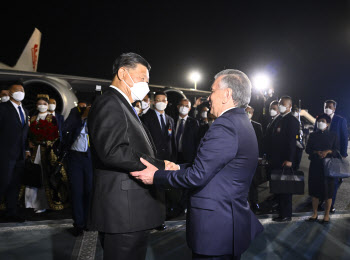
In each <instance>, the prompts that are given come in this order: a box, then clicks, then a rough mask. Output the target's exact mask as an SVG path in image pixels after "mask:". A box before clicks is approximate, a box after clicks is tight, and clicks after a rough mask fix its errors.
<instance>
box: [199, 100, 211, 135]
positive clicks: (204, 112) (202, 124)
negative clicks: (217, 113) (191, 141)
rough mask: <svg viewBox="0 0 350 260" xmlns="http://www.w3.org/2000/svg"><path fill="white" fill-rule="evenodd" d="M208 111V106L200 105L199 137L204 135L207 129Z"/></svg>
mask: <svg viewBox="0 0 350 260" xmlns="http://www.w3.org/2000/svg"><path fill="white" fill-rule="evenodd" d="M208 112H209V108H207V107H205V106H204V107H202V109H201V113H200V120H199V138H200V139H202V138H203V137H204V135H205V133H206V132H207V131H208V129H209V120H208Z"/></svg>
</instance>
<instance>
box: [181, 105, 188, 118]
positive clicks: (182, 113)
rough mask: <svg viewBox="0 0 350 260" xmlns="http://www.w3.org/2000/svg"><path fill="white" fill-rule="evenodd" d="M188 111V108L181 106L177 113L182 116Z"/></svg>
mask: <svg viewBox="0 0 350 260" xmlns="http://www.w3.org/2000/svg"><path fill="white" fill-rule="evenodd" d="M189 111H190V109H189V108H188V107H184V106H181V107H180V108H179V113H180V114H181V115H183V116H185V115H187V114H188V112H189Z"/></svg>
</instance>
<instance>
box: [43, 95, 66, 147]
mask: <svg viewBox="0 0 350 260" xmlns="http://www.w3.org/2000/svg"><path fill="white" fill-rule="evenodd" d="M47 112H48V113H49V114H51V115H53V116H54V117H56V120H57V124H58V130H59V131H60V139H61V140H62V128H63V125H64V117H63V115H61V114H59V113H57V112H56V100H55V99H54V98H50V99H49V108H48V110H47Z"/></svg>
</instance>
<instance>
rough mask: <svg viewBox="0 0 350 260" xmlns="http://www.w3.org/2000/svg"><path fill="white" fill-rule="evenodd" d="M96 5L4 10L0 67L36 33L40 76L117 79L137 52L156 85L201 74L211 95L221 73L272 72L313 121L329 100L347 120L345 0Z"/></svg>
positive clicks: (349, 43) (349, 22)
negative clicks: (115, 66) (120, 61)
mask: <svg viewBox="0 0 350 260" xmlns="http://www.w3.org/2000/svg"><path fill="white" fill-rule="evenodd" d="M71 2H73V1H71ZM100 2H101V3H100ZM100 2H96V3H94V4H86V3H85V4H84V5H79V6H78V5H77V4H75V3H69V4H64V3H63V2H56V5H54V4H50V5H49V6H42V5H39V4H38V3H37V2H35V3H34V2H33V3H31V4H30V5H28V6H26V7H24V6H20V5H17V6H12V7H8V8H3V7H2V10H3V12H2V13H3V14H2V15H1V17H0V20H1V32H2V37H1V41H0V61H2V62H5V63H7V64H9V65H11V66H13V65H14V64H15V63H16V61H17V59H18V57H19V56H20V54H21V52H22V50H23V48H24V46H25V44H26V42H27V41H28V39H29V37H30V36H31V34H32V32H33V30H34V28H35V27H37V28H38V29H39V30H40V31H41V32H42V41H41V49H40V55H39V64H38V71H40V72H49V73H58V74H67V75H77V76H89V77H96V78H104V79H111V70H112V63H113V61H114V59H115V58H116V57H117V56H118V55H119V54H121V53H123V52H129V51H133V52H136V53H138V54H140V55H142V56H143V57H144V58H146V59H147V60H148V61H149V62H150V64H151V66H152V69H151V72H150V76H151V79H150V83H152V84H160V85H171V86H178V87H188V88H190V87H192V83H191V82H190V81H189V80H188V73H189V71H191V70H193V69H195V70H198V71H199V72H200V73H201V74H202V80H201V81H200V82H199V83H198V88H199V89H203V90H209V88H210V85H211V83H212V80H213V77H214V75H215V74H216V73H217V72H219V71H220V70H222V69H226V68H234V69H239V70H242V71H243V72H245V73H246V74H247V75H248V76H249V77H251V78H252V77H253V76H254V75H255V74H256V73H258V72H266V73H268V74H269V75H270V76H271V78H272V80H273V86H274V88H275V90H276V93H277V94H278V95H279V96H281V95H285V94H288V95H291V96H292V97H293V98H294V100H295V101H297V100H298V99H301V100H302V106H303V107H304V108H308V109H309V111H310V112H311V114H313V115H314V116H315V115H316V114H319V113H320V112H322V108H323V101H324V100H325V99H328V98H332V99H335V100H337V101H338V103H339V106H338V112H339V113H340V114H341V115H343V116H346V117H347V119H348V120H349V119H350V117H349V116H350V102H349V96H350V88H349V84H350V73H349V68H350V14H349V10H350V9H349V8H350V3H349V2H347V1H328V3H322V4H320V3H319V1H314V2H310V1H308V4H306V3H304V2H306V1H299V4H297V3H296V2H297V1H294V2H293V3H291V4H286V3H284V2H285V1H280V2H279V3H272V2H267V1H255V2H256V3H255V2H253V1H242V2H235V1H211V3H212V4H210V5H209V4H203V3H202V4H201V3H200V2H197V3H196V4H194V3H193V4H191V3H189V2H190V1H188V3H186V4H185V3H180V1H164V2H166V3H164V4H152V3H147V2H149V1H147V2H146V1H144V3H142V4H139V3H137V2H131V1H111V2H110V3H102V1H100ZM191 2H192V1H191ZM4 11H5V12H6V13H5V12H4Z"/></svg>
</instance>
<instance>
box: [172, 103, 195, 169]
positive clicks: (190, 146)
mask: <svg viewBox="0 0 350 260" xmlns="http://www.w3.org/2000/svg"><path fill="white" fill-rule="evenodd" d="M177 108H178V111H179V117H178V118H177V119H176V120H175V126H176V132H175V144H176V151H177V161H176V162H177V163H193V160H194V158H196V153H197V148H198V144H199V138H200V137H199V123H198V121H197V120H196V119H194V118H193V117H190V116H189V115H188V113H189V112H190V110H191V102H190V101H189V100H188V99H182V100H181V101H180V102H179V105H178V106H177Z"/></svg>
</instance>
